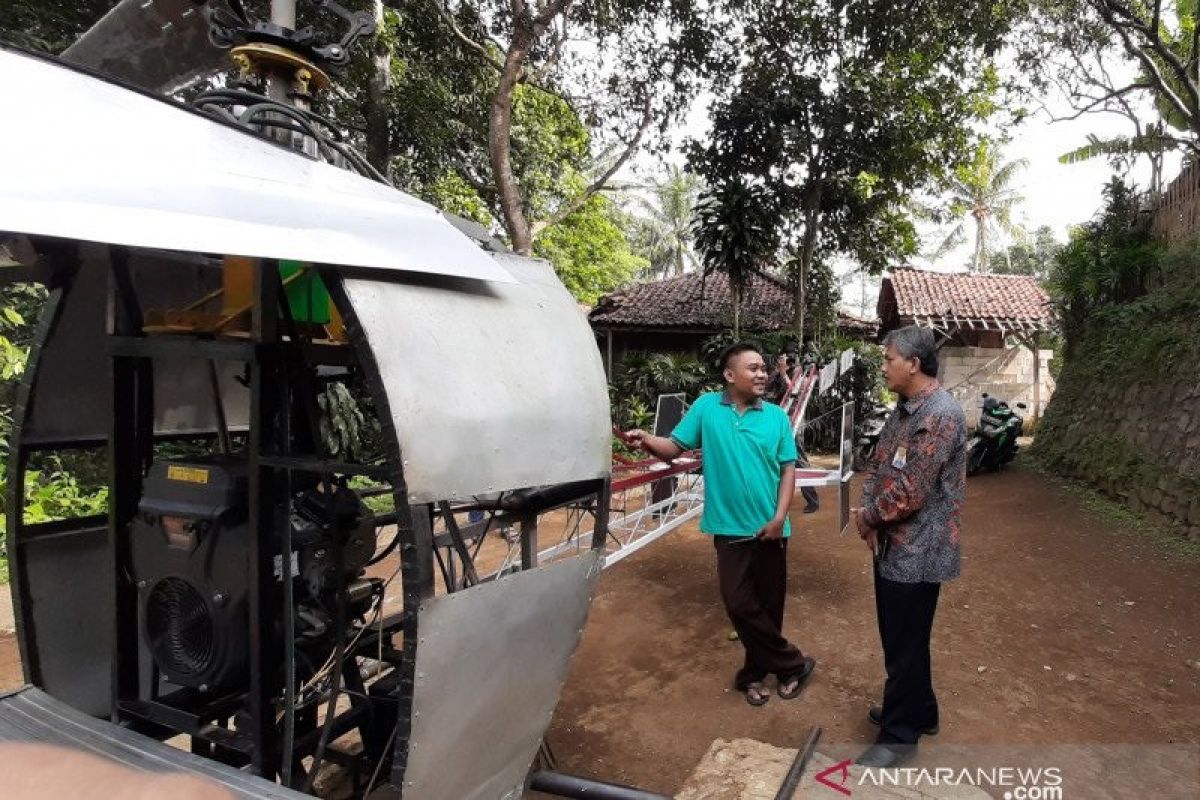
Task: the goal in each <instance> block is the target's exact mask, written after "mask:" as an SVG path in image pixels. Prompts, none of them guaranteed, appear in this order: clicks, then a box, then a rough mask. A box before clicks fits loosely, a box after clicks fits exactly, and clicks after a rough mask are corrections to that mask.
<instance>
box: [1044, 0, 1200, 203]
mask: <svg viewBox="0 0 1200 800" xmlns="http://www.w3.org/2000/svg"><path fill="white" fill-rule="evenodd" d="M1038 5H1039V12H1040V13H1039V14H1038V18H1037V19H1036V21H1035V27H1036V29H1037V30H1039V31H1040V32H1041V33H1042V50H1041V51H1040V52H1030V53H1029V54H1027V55H1026V56H1025V57H1024V60H1023V62H1022V63H1023V65H1024V66H1026V67H1028V68H1029V69H1031V70H1033V71H1035V72H1036V74H1038V75H1039V76H1040V78H1041V80H1042V81H1044V82H1047V83H1050V84H1053V85H1056V86H1057V87H1058V88H1059V90H1060V92H1061V94H1062V95H1063V97H1064V98H1066V99H1067V100H1068V101H1069V102H1070V103H1071V104H1072V106H1073V108H1074V112H1073V113H1072V114H1070V115H1068V116H1065V117H1062V118H1063V119H1078V118H1079V117H1081V116H1083V115H1084V114H1089V113H1114V114H1120V115H1121V116H1124V117H1126V118H1128V119H1129V120H1130V121H1131V122H1132V123H1133V124H1134V126H1135V130H1134V135H1133V136H1132V137H1130V138H1129V140H1128V141H1126V142H1124V143H1119V142H1118V143H1114V147H1117V146H1119V147H1122V148H1126V149H1128V151H1129V152H1130V153H1146V154H1148V155H1149V154H1152V153H1155V152H1160V148H1166V147H1170V148H1172V149H1179V148H1182V149H1185V150H1188V151H1190V152H1191V153H1192V154H1194V155H1200V71H1198V69H1197V67H1198V65H1200V35H1198V30H1200V28H1198V27H1197V22H1198V19H1197V12H1198V8H1197V3H1196V0H1176V2H1172V3H1163V2H1162V0H1146V1H1145V2H1143V0H1053V1H1051V0H1043V2H1041V3H1039V4H1038ZM1117 53H1120V54H1123V55H1124V56H1125V58H1126V59H1127V60H1128V61H1130V62H1132V63H1133V65H1134V66H1135V67H1136V69H1135V70H1133V73H1132V77H1125V73H1126V72H1127V71H1125V70H1118V69H1114V68H1113V56H1114V55H1115V54H1117ZM1142 98H1146V99H1150V100H1152V101H1153V103H1154V105H1155V108H1156V110H1157V111H1158V115H1159V116H1160V118H1161V119H1162V120H1163V122H1165V123H1166V124H1165V126H1158V127H1152V128H1150V129H1147V128H1146V126H1144V125H1143V123H1142V121H1141V120H1140V118H1139V116H1138V114H1137V113H1136V106H1137V101H1138V100H1139V99H1142ZM1089 144H1094V143H1091V142H1089ZM1085 147H1086V146H1085ZM1153 189H1154V187H1152V190H1153Z"/></svg>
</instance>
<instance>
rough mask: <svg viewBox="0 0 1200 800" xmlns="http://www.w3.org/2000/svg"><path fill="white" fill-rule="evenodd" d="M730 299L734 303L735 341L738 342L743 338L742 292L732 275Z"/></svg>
mask: <svg viewBox="0 0 1200 800" xmlns="http://www.w3.org/2000/svg"><path fill="white" fill-rule="evenodd" d="M729 299H730V301H731V302H732V303H733V339H734V341H737V340H738V339H741V338H742V325H741V321H742V318H741V314H742V290H741V287H739V286H738V285H737V283H735V282H734V280H733V276H732V275H731V276H729Z"/></svg>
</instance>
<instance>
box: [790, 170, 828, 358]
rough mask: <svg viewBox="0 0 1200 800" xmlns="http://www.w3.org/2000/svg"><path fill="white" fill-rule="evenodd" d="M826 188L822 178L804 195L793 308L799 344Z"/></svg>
mask: <svg viewBox="0 0 1200 800" xmlns="http://www.w3.org/2000/svg"><path fill="white" fill-rule="evenodd" d="M823 191H824V189H823V186H822V183H821V181H820V179H818V180H817V181H816V182H814V183H813V184H812V185H811V186H810V187H809V189H808V191H807V192H806V193H805V195H804V239H803V242H802V244H801V246H800V274H799V275H795V276H793V278H794V279H795V297H794V299H793V308H792V327H793V329H794V330H795V332H796V338H797V339H798V340H799V341H798V342H797V345H798V346H801V347H803V345H804V325H805V319H804V317H805V314H806V312H807V310H808V271H809V268H810V267H811V266H812V260H813V254H814V253H815V252H816V250H817V230H818V225H819V224H820V221H821V195H822V193H823Z"/></svg>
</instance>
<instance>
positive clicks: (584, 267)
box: [533, 194, 648, 305]
mask: <svg viewBox="0 0 1200 800" xmlns="http://www.w3.org/2000/svg"><path fill="white" fill-rule="evenodd" d="M622 223H623V216H622V214H621V212H620V209H618V208H617V207H616V205H615V204H614V203H613V202H612V201H611V200H609V199H608V198H607V197H604V196H602V195H598V194H596V195H592V196H591V197H590V198H588V201H587V202H586V203H585V204H584V206H583V208H581V209H579V210H578V211H576V212H575V213H573V214H571V215H570V216H568V217H567V218H566V219H564V220H563V221H562V222H560V223H559V224H557V225H554V226H552V227H550V228H547V229H546V230H545V231H544V232H543V233H542V234H541V235H540V236H539V237H538V238H537V239H535V240H534V243H533V254H534V255H536V256H541V257H542V258H545V259H547V260H548V261H549V262H550V263H551V264H553V265H554V271H555V272H556V273H558V277H559V279H560V280H561V281H562V282H563V285H565V286H566V287H567V290H568V291H570V292H571V294H573V295H574V296H575V298H576V299H577V300H579V301H580V302H582V303H587V304H588V305H594V304H595V303H596V301H598V300H599V299H600V297H601V296H602V295H604V294H607V293H608V292H610V291H612V290H613V289H615V288H617V287H618V286H621V285H622V284H624V283H626V282H628V281H629V280H631V279H632V278H633V277H634V276H635V275H637V274H638V273H639V272H642V271H643V270H644V269H645V268H646V267H647V265H648V262H647V261H646V259H644V258H642V257H641V256H638V255H635V254H634V253H633V251H632V250H631V249H630V245H629V240H628V239H627V238H626V236H625V231H624V230H623V228H622Z"/></svg>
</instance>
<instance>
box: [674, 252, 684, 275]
mask: <svg viewBox="0 0 1200 800" xmlns="http://www.w3.org/2000/svg"><path fill="white" fill-rule="evenodd" d="M675 274H676V275H682V274H683V249H682V248H677V249H676V250H675Z"/></svg>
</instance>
